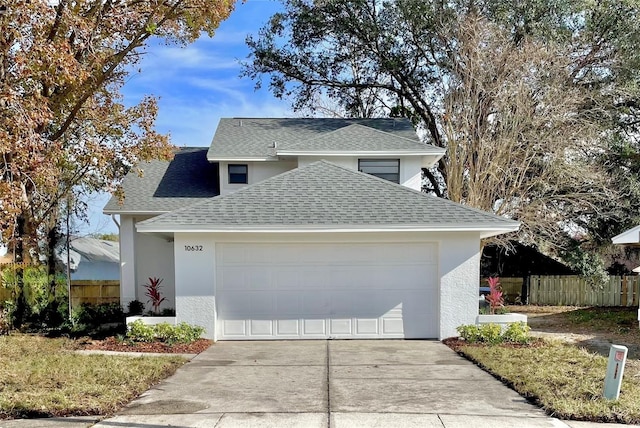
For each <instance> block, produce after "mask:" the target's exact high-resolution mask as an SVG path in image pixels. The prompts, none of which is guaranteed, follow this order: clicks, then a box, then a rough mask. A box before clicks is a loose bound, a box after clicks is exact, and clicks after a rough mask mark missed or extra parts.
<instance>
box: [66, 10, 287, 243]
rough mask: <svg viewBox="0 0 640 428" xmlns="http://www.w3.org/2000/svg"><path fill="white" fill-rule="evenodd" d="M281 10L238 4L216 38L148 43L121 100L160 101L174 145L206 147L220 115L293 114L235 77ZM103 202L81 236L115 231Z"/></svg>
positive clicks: (98, 198)
mask: <svg viewBox="0 0 640 428" xmlns="http://www.w3.org/2000/svg"><path fill="white" fill-rule="evenodd" d="M280 9H281V5H280V3H278V2H277V1H272V0H246V1H245V2H244V3H243V2H241V1H238V3H237V4H236V8H235V10H234V11H233V12H232V13H231V16H230V17H229V19H227V20H226V21H224V22H222V23H221V24H220V27H219V28H218V31H217V32H216V34H215V35H214V37H212V38H210V37H208V36H204V37H201V38H200V39H199V40H197V41H196V42H195V43H193V44H191V45H188V46H187V47H179V46H166V45H164V44H162V43H154V44H152V46H150V47H149V48H148V49H147V52H146V54H145V55H144V58H143V60H142V62H141V63H140V64H139V67H137V68H140V69H141V71H140V72H139V73H138V72H135V73H132V74H131V75H130V77H129V80H128V81H127V83H126V85H125V86H124V88H123V90H122V92H123V95H124V97H125V102H126V103H127V104H135V103H137V102H138V101H139V100H140V99H141V98H142V97H143V96H144V95H154V96H156V97H159V101H158V103H159V112H158V119H157V122H156V129H157V130H158V131H159V132H162V133H169V134H170V135H171V141H172V143H173V144H174V145H176V146H208V145H209V143H210V142H211V138H212V137H213V134H214V132H215V129H216V126H217V124H218V120H219V119H220V118H221V117H233V116H244V117H248V116H253V117H278V116H280V117H282V116H291V115H292V114H293V113H292V111H291V110H290V108H289V103H288V102H287V101H283V100H278V99H276V98H274V97H273V96H272V95H271V93H270V92H269V91H268V90H267V89H266V88H262V89H260V90H258V91H255V90H254V88H255V82H254V81H252V80H250V79H248V78H242V79H241V78H240V77H239V74H240V64H239V61H240V60H243V59H245V58H246V57H247V55H248V53H249V50H248V48H247V46H246V45H245V38H246V36H247V35H248V34H257V32H258V30H259V29H260V28H261V27H262V26H263V25H264V23H266V21H267V20H268V19H269V17H270V16H271V15H272V14H273V13H274V12H276V11H278V10H280ZM107 200H108V195H95V196H94V197H92V198H91V201H90V206H91V210H90V222H89V224H88V225H77V227H78V228H79V229H80V233H81V234H90V233H112V232H116V231H117V228H116V226H115V224H113V222H112V221H111V219H110V217H108V216H105V215H103V214H102V207H103V206H104V205H105V204H106V201H107Z"/></svg>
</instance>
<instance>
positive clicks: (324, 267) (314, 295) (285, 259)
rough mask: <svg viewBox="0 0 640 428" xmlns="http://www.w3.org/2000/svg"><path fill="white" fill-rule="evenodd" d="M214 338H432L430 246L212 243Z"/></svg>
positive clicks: (434, 291)
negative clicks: (213, 245) (215, 317)
mask: <svg viewBox="0 0 640 428" xmlns="http://www.w3.org/2000/svg"><path fill="white" fill-rule="evenodd" d="M216 262H217V272H218V273H217V278H216V305H217V312H218V319H217V323H216V325H217V337H218V339H220V340H241V339H261V340H262V339H325V338H435V337H438V306H439V305H438V279H437V246H436V244H434V243H411V244H407V243H375V244H371V243H362V244H360V243H358V244H326V243H304V244H302V243H286V244H285V243H282V244H281V243H278V244H273V243H270V244H258V243H256V244H246V243H243V244H235V243H234V244H231V243H228V244H218V245H217V246H216Z"/></svg>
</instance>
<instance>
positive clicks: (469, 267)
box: [440, 232, 480, 339]
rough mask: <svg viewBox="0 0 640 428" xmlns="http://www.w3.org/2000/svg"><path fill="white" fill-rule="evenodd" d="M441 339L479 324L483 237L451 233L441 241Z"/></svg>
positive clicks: (475, 234)
mask: <svg viewBox="0 0 640 428" xmlns="http://www.w3.org/2000/svg"><path fill="white" fill-rule="evenodd" d="M440 242H441V244H440V245H441V247H440V248H441V257H440V275H441V278H440V339H444V338H447V337H452V336H457V334H458V333H457V331H456V327H458V326H460V325H463V324H475V319H476V315H477V314H478V284H479V278H480V233H478V232H476V233H451V234H449V237H448V238H444V239H442V240H441V241H440Z"/></svg>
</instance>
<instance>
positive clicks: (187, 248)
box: [184, 245, 204, 251]
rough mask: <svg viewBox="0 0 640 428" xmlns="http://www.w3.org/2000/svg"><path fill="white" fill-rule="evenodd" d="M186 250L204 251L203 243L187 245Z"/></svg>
mask: <svg viewBox="0 0 640 428" xmlns="http://www.w3.org/2000/svg"><path fill="white" fill-rule="evenodd" d="M184 250H185V251H203V250H204V247H203V246H202V245H185V246H184Z"/></svg>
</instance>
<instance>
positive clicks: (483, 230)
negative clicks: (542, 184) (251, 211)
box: [136, 223, 520, 238]
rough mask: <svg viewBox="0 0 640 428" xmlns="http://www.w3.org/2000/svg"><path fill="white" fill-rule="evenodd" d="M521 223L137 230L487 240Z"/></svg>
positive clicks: (147, 228) (144, 228)
mask: <svg viewBox="0 0 640 428" xmlns="http://www.w3.org/2000/svg"><path fill="white" fill-rule="evenodd" d="M519 227H520V223H515V224H505V225H495V226H488V225H473V224H469V225H449V226H420V225H407V226H403V225H364V226H350V225H344V226H322V225H321V226H293V225H287V226H224V227H221V226H219V225H211V226H202V225H199V226H191V225H154V224H149V225H145V224H143V223H140V224H137V225H136V229H137V230H138V232H141V233H166V232H191V233H214V232H215V233H273V232H278V233H300V232H309V233H327V232H331V233H349V232H357V233H363V232H479V233H480V237H481V238H487V237H491V236H495V235H500V234H502V233H508V232H515V231H517V230H518V228H519Z"/></svg>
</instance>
